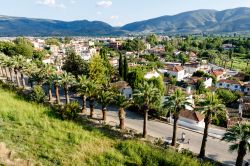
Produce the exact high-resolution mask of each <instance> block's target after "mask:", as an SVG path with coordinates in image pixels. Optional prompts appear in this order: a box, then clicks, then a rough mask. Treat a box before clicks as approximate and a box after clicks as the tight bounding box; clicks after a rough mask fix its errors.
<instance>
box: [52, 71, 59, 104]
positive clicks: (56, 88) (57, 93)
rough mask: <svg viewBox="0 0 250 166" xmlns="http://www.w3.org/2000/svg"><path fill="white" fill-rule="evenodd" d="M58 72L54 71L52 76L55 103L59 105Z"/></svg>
mask: <svg viewBox="0 0 250 166" xmlns="http://www.w3.org/2000/svg"><path fill="white" fill-rule="evenodd" d="M60 79H61V77H60V72H59V71H56V72H55V73H54V75H53V80H54V87H55V95H56V103H57V104H60V93H59V87H60V84H59V81H60Z"/></svg>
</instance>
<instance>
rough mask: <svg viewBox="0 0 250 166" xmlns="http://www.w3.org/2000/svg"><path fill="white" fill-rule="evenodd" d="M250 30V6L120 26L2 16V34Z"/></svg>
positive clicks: (88, 34) (61, 34)
mask: <svg viewBox="0 0 250 166" xmlns="http://www.w3.org/2000/svg"><path fill="white" fill-rule="evenodd" d="M241 31H250V8H235V9H228V10H223V11H216V10H208V9H201V10H195V11H189V12H184V13H180V14H177V15H173V16H162V17H158V18H153V19H149V20H144V21H139V22H134V23H130V24H127V25H125V26H123V27H120V28H117V27H112V26H111V25H109V24H107V23H104V22H101V21H87V20H80V21H71V22H65V21H59V20H47V19H33V18H24V17H9V16H0V36H105V35H123V34H125V33H201V32H210V33H221V32H241Z"/></svg>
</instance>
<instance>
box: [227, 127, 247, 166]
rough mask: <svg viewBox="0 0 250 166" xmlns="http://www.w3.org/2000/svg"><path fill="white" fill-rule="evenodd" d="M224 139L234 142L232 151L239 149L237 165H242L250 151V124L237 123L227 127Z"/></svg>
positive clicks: (231, 147)
mask: <svg viewBox="0 0 250 166" xmlns="http://www.w3.org/2000/svg"><path fill="white" fill-rule="evenodd" d="M222 140H224V141H227V142H232V143H233V144H232V145H230V147H229V150H230V151H236V150H237V151H238V156H237V159H236V164H235V165H236V166H242V165H243V160H244V157H245V155H246V154H247V151H250V142H249V140H250V124H249V123H245V124H236V125H235V126H233V127H231V128H229V129H227V132H226V133H225V134H224V136H223V138H222Z"/></svg>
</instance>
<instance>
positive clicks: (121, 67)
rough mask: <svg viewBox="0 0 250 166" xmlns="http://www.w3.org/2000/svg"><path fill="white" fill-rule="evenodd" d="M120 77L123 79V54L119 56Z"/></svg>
mask: <svg viewBox="0 0 250 166" xmlns="http://www.w3.org/2000/svg"><path fill="white" fill-rule="evenodd" d="M118 70H119V75H120V77H121V78H123V74H124V73H123V58H122V54H121V53H120V55H119V69H118Z"/></svg>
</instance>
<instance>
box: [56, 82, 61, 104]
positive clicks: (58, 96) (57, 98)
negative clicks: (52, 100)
mask: <svg viewBox="0 0 250 166" xmlns="http://www.w3.org/2000/svg"><path fill="white" fill-rule="evenodd" d="M55 93H56V102H57V104H60V94H59V86H58V83H55Z"/></svg>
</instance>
